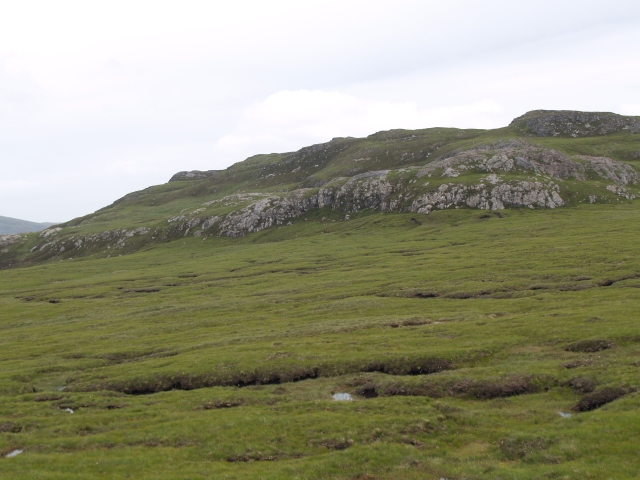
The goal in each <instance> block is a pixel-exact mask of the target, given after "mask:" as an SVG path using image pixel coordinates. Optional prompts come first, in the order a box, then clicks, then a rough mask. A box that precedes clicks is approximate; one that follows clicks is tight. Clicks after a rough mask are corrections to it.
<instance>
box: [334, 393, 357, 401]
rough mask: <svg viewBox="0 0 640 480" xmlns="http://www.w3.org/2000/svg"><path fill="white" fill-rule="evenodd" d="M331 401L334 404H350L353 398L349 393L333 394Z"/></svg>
mask: <svg viewBox="0 0 640 480" xmlns="http://www.w3.org/2000/svg"><path fill="white" fill-rule="evenodd" d="M333 399H334V400H335V401H336V402H351V401H353V397H352V396H351V394H350V393H334V394H333Z"/></svg>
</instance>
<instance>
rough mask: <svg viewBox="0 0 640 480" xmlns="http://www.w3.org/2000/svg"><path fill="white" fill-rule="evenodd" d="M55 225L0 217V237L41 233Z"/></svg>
mask: <svg viewBox="0 0 640 480" xmlns="http://www.w3.org/2000/svg"><path fill="white" fill-rule="evenodd" d="M52 225H55V224H54V223H51V222H44V223H36V222H29V221H27V220H19V219H17V218H11V217H2V216H0V235H8V234H16V233H28V232H39V231H41V230H44V229H46V228H49V227H50V226H52Z"/></svg>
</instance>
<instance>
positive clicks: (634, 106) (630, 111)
mask: <svg viewBox="0 0 640 480" xmlns="http://www.w3.org/2000/svg"><path fill="white" fill-rule="evenodd" d="M619 113H621V114H622V115H640V103H625V104H623V105H620V110H619Z"/></svg>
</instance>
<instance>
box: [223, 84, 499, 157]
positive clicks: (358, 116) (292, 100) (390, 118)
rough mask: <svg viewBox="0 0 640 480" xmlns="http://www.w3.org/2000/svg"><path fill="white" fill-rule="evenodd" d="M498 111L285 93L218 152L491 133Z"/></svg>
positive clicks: (483, 103)
mask: <svg viewBox="0 0 640 480" xmlns="http://www.w3.org/2000/svg"><path fill="white" fill-rule="evenodd" d="M502 110H503V108H502V107H501V106H500V105H499V104H498V103H496V102H495V101H492V100H480V101H476V102H473V103H471V104H467V105H454V106H444V107H437V108H421V107H420V106H419V105H418V104H417V102H390V101H384V100H376V99H366V98H358V97H356V96H353V95H348V94H345V93H341V92H339V91H323V90H297V91H289V90H284V91H281V92H277V93H274V94H273V95H269V96H268V97H267V98H266V99H265V100H263V101H261V102H257V103H255V104H253V105H251V106H249V107H247V108H246V109H244V112H243V114H242V116H241V118H240V120H239V121H238V123H237V124H236V128H235V132H234V133H231V134H228V135H225V136H223V137H222V138H221V139H220V140H219V141H218V147H219V148H220V150H222V151H227V152H229V153H236V152H237V153H244V152H247V151H251V150H253V151H254V152H272V151H282V150H286V149H288V148H291V147H292V146H293V145H299V146H300V147H302V146H305V145H308V144H311V143H319V142H324V141H328V140H330V139H331V138H333V137H338V136H340V137H344V136H353V137H362V136H366V135H369V134H371V133H375V132H377V131H380V130H390V129H394V128H407V129H417V128H427V127H434V126H451V125H456V126H462V127H467V128H491V127H497V126H501V125H500V123H498V122H496V119H495V118H492V115H493V114H495V113H499V112H501V111H502Z"/></svg>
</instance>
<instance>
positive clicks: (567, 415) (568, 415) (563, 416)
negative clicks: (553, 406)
mask: <svg viewBox="0 0 640 480" xmlns="http://www.w3.org/2000/svg"><path fill="white" fill-rule="evenodd" d="M558 415H560V416H561V417H562V418H571V417H573V415H572V414H570V413H565V412H558Z"/></svg>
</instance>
